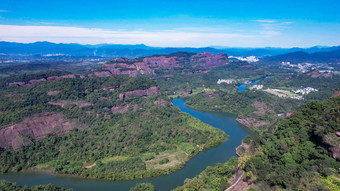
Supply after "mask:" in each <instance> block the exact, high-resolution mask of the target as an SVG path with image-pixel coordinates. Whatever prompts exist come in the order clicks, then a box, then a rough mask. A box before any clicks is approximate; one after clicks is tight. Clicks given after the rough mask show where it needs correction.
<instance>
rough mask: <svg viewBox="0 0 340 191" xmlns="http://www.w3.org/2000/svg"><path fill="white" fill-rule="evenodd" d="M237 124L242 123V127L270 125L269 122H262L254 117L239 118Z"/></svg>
mask: <svg viewBox="0 0 340 191" xmlns="http://www.w3.org/2000/svg"><path fill="white" fill-rule="evenodd" d="M236 121H237V122H239V123H241V124H242V125H244V126H246V127H255V128H257V127H261V126H267V125H270V123H269V122H268V121H260V120H258V119H256V118H254V117H238V118H237V119H236Z"/></svg>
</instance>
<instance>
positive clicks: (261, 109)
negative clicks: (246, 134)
mask: <svg viewBox="0 0 340 191" xmlns="http://www.w3.org/2000/svg"><path fill="white" fill-rule="evenodd" d="M252 106H253V107H255V109H256V110H257V111H255V112H253V113H255V114H256V115H260V116H263V115H265V114H266V113H274V111H273V110H272V109H270V108H268V106H267V105H266V104H265V103H263V102H258V101H255V102H254V103H253V104H252Z"/></svg>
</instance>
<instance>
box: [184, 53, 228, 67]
mask: <svg viewBox="0 0 340 191" xmlns="http://www.w3.org/2000/svg"><path fill="white" fill-rule="evenodd" d="M190 62H191V63H193V66H194V67H197V66H201V67H204V68H212V67H217V66H223V65H226V64H229V61H228V56H227V55H226V54H223V53H218V54H217V55H216V56H215V55H214V54H212V53H210V52H203V53H199V54H195V55H193V56H191V57H190Z"/></svg>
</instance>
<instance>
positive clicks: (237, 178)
mask: <svg viewBox="0 0 340 191" xmlns="http://www.w3.org/2000/svg"><path fill="white" fill-rule="evenodd" d="M244 177H245V175H244V174H243V172H242V171H241V170H238V171H237V172H236V173H235V174H234V175H233V177H231V178H230V179H229V183H230V184H231V186H229V187H228V188H227V189H226V190H225V191H239V190H246V189H249V188H250V187H252V186H253V185H254V183H248V182H245V181H243V179H244Z"/></svg>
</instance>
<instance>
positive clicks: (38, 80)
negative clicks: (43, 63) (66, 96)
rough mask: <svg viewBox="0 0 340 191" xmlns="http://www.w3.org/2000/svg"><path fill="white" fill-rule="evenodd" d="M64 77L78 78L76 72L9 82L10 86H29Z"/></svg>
mask: <svg viewBox="0 0 340 191" xmlns="http://www.w3.org/2000/svg"><path fill="white" fill-rule="evenodd" d="M64 78H76V76H75V75H74V74H69V75H63V76H50V77H47V78H41V79H34V80H30V81H28V82H11V83H8V85H9V86H29V85H33V84H37V83H40V82H46V81H53V80H59V79H64Z"/></svg>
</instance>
